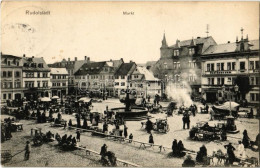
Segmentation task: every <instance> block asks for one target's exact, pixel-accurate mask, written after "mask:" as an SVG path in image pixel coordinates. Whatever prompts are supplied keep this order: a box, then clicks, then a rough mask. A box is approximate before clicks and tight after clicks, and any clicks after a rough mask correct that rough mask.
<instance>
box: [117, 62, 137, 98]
mask: <svg viewBox="0 0 260 168" xmlns="http://www.w3.org/2000/svg"><path fill="white" fill-rule="evenodd" d="M136 67H137V65H136V63H134V62H130V63H123V64H121V66H120V67H119V68H118V70H117V71H116V72H115V74H114V76H115V81H114V88H115V96H116V97H117V96H119V95H120V92H121V91H122V90H124V91H125V90H126V89H127V87H129V85H130V81H131V77H132V73H133V72H134V70H135V69H136Z"/></svg>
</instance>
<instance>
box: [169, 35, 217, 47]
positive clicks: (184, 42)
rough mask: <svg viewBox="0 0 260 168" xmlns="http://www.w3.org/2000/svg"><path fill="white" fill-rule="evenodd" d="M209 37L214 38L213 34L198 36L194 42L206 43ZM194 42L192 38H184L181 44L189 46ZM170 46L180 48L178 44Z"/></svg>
mask: <svg viewBox="0 0 260 168" xmlns="http://www.w3.org/2000/svg"><path fill="white" fill-rule="evenodd" d="M209 38H212V37H211V36H209V37H200V38H196V39H193V43H194V44H203V43H205V42H206V41H207V40H208V39H209ZM191 42H192V39H190V40H183V41H179V46H180V47H183V46H189V45H190V44H191ZM170 48H178V46H177V44H174V45H172V46H170Z"/></svg>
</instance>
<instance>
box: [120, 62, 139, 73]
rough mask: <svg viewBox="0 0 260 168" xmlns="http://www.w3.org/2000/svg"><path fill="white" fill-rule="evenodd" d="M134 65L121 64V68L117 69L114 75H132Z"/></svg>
mask: <svg viewBox="0 0 260 168" xmlns="http://www.w3.org/2000/svg"><path fill="white" fill-rule="evenodd" d="M135 65H136V64H135V63H134V62H130V63H122V64H121V66H120V67H119V68H118V69H117V71H116V72H115V75H127V74H130V73H132V72H131V70H132V67H133V66H135Z"/></svg>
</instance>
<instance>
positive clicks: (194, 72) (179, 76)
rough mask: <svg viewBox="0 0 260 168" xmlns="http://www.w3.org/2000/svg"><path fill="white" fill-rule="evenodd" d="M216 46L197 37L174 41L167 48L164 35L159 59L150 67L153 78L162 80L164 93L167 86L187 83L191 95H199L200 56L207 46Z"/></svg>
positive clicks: (208, 38)
mask: <svg viewBox="0 0 260 168" xmlns="http://www.w3.org/2000/svg"><path fill="white" fill-rule="evenodd" d="M211 45H216V42H215V41H214V39H213V38H212V37H211V36H210V37H203V38H201V37H197V38H196V39H193V38H192V39H190V40H184V41H180V40H178V39H177V40H176V44H174V45H172V46H168V44H167V41H166V37H165V35H164V36H163V40H162V45H161V48H160V51H161V57H160V59H159V60H158V61H157V62H156V64H155V65H154V66H152V67H151V70H152V71H153V73H154V75H155V77H157V78H159V79H161V80H162V82H163V85H162V90H163V93H165V89H166V87H167V84H169V82H171V84H174V85H176V86H180V85H182V84H183V83H184V82H185V83H187V84H188V85H189V86H190V87H191V89H192V94H194V95H200V92H199V91H200V87H201V55H202V53H203V52H204V51H206V50H207V49H208V47H209V46H211Z"/></svg>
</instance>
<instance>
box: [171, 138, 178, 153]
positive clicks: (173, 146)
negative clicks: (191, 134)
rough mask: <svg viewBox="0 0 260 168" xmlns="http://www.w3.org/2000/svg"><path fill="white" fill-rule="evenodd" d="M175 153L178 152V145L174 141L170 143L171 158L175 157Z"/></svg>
mask: <svg viewBox="0 0 260 168" xmlns="http://www.w3.org/2000/svg"><path fill="white" fill-rule="evenodd" d="M177 151H178V144H177V140H176V139H174V141H173V142H172V154H173V156H177V155H176V154H177Z"/></svg>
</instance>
